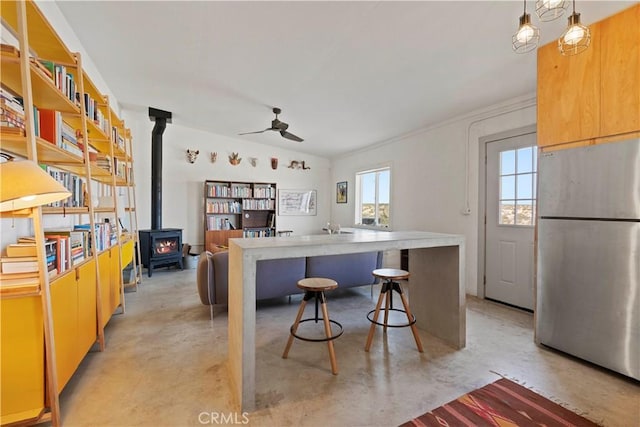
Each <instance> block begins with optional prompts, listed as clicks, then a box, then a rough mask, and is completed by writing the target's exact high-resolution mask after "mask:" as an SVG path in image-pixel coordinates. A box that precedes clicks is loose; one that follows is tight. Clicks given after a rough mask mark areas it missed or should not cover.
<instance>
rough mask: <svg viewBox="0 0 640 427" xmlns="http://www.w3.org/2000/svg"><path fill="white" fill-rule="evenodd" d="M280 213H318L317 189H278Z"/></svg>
mask: <svg viewBox="0 0 640 427" xmlns="http://www.w3.org/2000/svg"><path fill="white" fill-rule="evenodd" d="M278 215H317V208H316V190H278Z"/></svg>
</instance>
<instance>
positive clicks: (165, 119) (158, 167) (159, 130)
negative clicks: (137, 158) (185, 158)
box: [149, 107, 172, 230]
mask: <svg viewBox="0 0 640 427" xmlns="http://www.w3.org/2000/svg"><path fill="white" fill-rule="evenodd" d="M171 116H172V115H171V113H170V112H169V111H163V110H159V109H157V108H152V107H149V119H151V121H155V122H156V123H155V125H154V126H153V130H152V131H151V229H152V230H161V229H162V134H163V133H164V130H165V128H166V127H167V123H171Z"/></svg>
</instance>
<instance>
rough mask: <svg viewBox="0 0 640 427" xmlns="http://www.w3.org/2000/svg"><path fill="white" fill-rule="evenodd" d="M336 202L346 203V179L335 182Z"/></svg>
mask: <svg viewBox="0 0 640 427" xmlns="http://www.w3.org/2000/svg"><path fill="white" fill-rule="evenodd" d="M336 203H347V181H340V182H339V183H337V184H336Z"/></svg>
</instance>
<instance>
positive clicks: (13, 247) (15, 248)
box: [7, 243, 38, 257]
mask: <svg viewBox="0 0 640 427" xmlns="http://www.w3.org/2000/svg"><path fill="white" fill-rule="evenodd" d="M37 249H38V248H37V247H36V244H35V243H10V244H8V245H7V256H8V257H25V256H26V257H34V256H36V255H37V254H38V250H37Z"/></svg>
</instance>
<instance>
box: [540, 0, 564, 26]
mask: <svg viewBox="0 0 640 427" xmlns="http://www.w3.org/2000/svg"><path fill="white" fill-rule="evenodd" d="M567 7H569V2H568V1H565V0H538V1H537V2H536V15H538V18H539V19H540V21H542V22H549V21H553V20H555V19H558V18H560V17H561V16H562V15H564V12H565V11H566V10H567Z"/></svg>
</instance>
